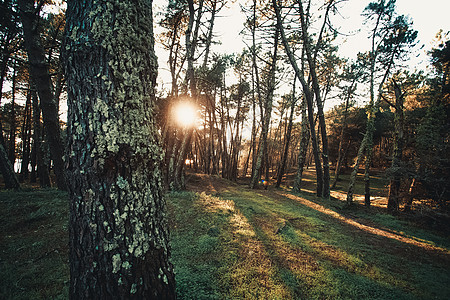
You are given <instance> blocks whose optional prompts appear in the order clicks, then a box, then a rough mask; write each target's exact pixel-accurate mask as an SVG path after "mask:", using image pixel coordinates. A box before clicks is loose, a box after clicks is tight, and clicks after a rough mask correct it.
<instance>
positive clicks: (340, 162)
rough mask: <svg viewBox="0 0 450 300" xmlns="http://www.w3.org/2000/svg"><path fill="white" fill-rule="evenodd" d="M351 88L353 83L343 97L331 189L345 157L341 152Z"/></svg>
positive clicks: (334, 185)
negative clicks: (336, 156)
mask: <svg viewBox="0 0 450 300" xmlns="http://www.w3.org/2000/svg"><path fill="white" fill-rule="evenodd" d="M352 89H353V84H352V85H351V86H350V87H349V88H348V91H347V97H346V99H345V109H344V120H343V124H342V128H341V132H340V136H339V146H338V158H337V160H336V167H335V169H334V179H333V183H332V184H331V188H332V189H334V188H335V187H336V183H337V182H338V180H339V175H340V172H341V166H342V160H343V158H344V157H345V155H343V153H342V144H343V142H344V135H345V130H346V129H347V115H348V106H349V102H350V96H351V93H352Z"/></svg>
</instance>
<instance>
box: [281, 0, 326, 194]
mask: <svg viewBox="0 0 450 300" xmlns="http://www.w3.org/2000/svg"><path fill="white" fill-rule="evenodd" d="M272 4H273V7H274V9H275V13H276V16H277V26H278V27H279V29H280V33H281V39H282V42H283V45H284V49H285V51H286V54H287V56H288V58H289V62H290V63H291V65H292V68H293V69H294V72H295V75H296V76H297V78H298V80H299V81H300V83H301V84H302V88H303V93H304V97H305V100H306V103H307V109H308V120H309V128H310V132H311V143H312V148H313V155H314V163H315V167H316V181H317V189H316V193H317V196H319V197H322V196H323V188H324V174H323V169H322V162H321V161H320V157H319V149H318V145H317V136H316V131H315V130H314V127H315V125H314V123H315V122H314V104H313V98H314V96H313V94H312V92H311V89H310V88H309V86H308V84H307V83H306V80H305V78H304V74H303V72H302V71H301V70H300V68H299V67H298V65H297V61H296V59H295V57H294V54H293V53H292V51H291V47H290V45H289V43H288V40H287V38H286V35H285V32H284V28H283V24H282V21H281V14H280V10H279V8H278V5H277V3H276V0H272ZM319 102H320V101H319Z"/></svg>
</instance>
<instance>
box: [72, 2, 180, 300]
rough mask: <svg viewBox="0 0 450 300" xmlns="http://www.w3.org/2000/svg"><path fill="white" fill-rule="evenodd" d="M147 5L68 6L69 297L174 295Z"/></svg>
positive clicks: (110, 297) (80, 3) (137, 3)
mask: <svg viewBox="0 0 450 300" xmlns="http://www.w3.org/2000/svg"><path fill="white" fill-rule="evenodd" d="M151 5H152V2H151V1H116V2H108V3H107V5H104V4H102V3H99V2H80V1H69V3H68V8H67V25H66V30H67V33H66V37H67V38H66V44H65V45H64V47H63V49H64V50H65V63H66V76H67V84H68V153H69V158H68V167H67V175H68V178H69V180H68V182H69V191H70V198H71V203H70V230H69V241H70V273H71V279H70V288H69V294H70V298H71V299H175V281H174V273H173V268H172V265H171V263H170V262H169V256H170V255H169V253H170V249H169V242H168V239H169V235H168V228H167V221H166V218H165V200H164V197H163V188H162V182H161V179H162V176H161V166H160V164H161V159H162V150H161V147H160V141H159V135H158V131H157V126H156V124H155V112H154V109H155V108H154V106H155V95H154V88H155V85H156V76H157V59H156V56H155V54H154V50H153V48H154V38H153V17H152V6H151Z"/></svg>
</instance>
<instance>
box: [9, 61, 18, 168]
mask: <svg viewBox="0 0 450 300" xmlns="http://www.w3.org/2000/svg"><path fill="white" fill-rule="evenodd" d="M16 66H17V64H16V62H15V61H14V67H13V76H12V91H11V114H10V118H9V124H10V129H9V145H8V158H9V160H10V161H11V164H12V165H13V167H14V164H15V163H16V72H17V68H16Z"/></svg>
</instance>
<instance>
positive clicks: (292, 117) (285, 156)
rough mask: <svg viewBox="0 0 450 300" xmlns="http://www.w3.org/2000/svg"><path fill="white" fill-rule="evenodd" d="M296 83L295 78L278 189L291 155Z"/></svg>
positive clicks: (277, 184) (279, 170)
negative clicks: (290, 146)
mask: <svg viewBox="0 0 450 300" xmlns="http://www.w3.org/2000/svg"><path fill="white" fill-rule="evenodd" d="M295 81H296V78H294V87H293V90H292V103H291V112H290V114H289V124H288V127H287V132H286V141H285V143H284V151H283V155H282V158H281V164H280V167H279V169H278V176H277V183H276V185H275V186H276V187H277V188H279V187H280V185H281V180H282V178H283V175H284V173H285V170H286V162H287V157H288V153H289V143H290V141H291V133H292V126H293V119H294V110H295V104H296V103H297V101H296V100H295Z"/></svg>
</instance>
